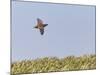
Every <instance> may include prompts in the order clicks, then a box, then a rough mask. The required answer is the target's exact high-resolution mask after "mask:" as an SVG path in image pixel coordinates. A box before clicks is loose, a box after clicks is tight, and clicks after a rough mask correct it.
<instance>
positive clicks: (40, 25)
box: [34, 18, 48, 35]
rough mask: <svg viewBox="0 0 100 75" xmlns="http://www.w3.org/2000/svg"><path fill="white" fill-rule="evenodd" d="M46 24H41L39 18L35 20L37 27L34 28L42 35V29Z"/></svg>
mask: <svg viewBox="0 0 100 75" xmlns="http://www.w3.org/2000/svg"><path fill="white" fill-rule="evenodd" d="M47 25H48V24H43V21H42V20H41V19H39V18H37V25H36V26H35V27H34V28H37V29H39V30H40V33H41V35H43V34H44V27H46V26H47Z"/></svg>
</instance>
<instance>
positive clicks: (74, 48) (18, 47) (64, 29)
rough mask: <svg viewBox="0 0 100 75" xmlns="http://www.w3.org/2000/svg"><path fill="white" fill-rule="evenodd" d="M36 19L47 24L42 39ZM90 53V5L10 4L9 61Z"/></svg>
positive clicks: (92, 41)
mask: <svg viewBox="0 0 100 75" xmlns="http://www.w3.org/2000/svg"><path fill="white" fill-rule="evenodd" d="M37 18H40V19H42V20H43V21H44V23H47V24H48V26H47V27H46V28H45V32H44V35H43V36H41V35H40V32H39V30H37V29H34V28H33V27H34V26H35V25H36V23H37V21H36V19H37ZM94 53H95V7H94V6H80V5H65V4H49V3H35V2H18V1H17V2H16V1H13V2H12V61H16V60H23V59H35V58H38V57H45V56H56V57H65V56H69V55H75V56H80V55H84V54H94Z"/></svg>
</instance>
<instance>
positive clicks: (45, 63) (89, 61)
mask: <svg viewBox="0 0 100 75" xmlns="http://www.w3.org/2000/svg"><path fill="white" fill-rule="evenodd" d="M89 69H90V70H91V69H96V55H84V56H80V57H75V56H68V57H65V58H57V57H44V58H38V59H35V60H23V61H20V62H14V63H12V64H11V74H12V75H14V74H28V73H30V74H32V73H41V72H57V71H59V72H61V71H74V70H75V71H77V70H89Z"/></svg>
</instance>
